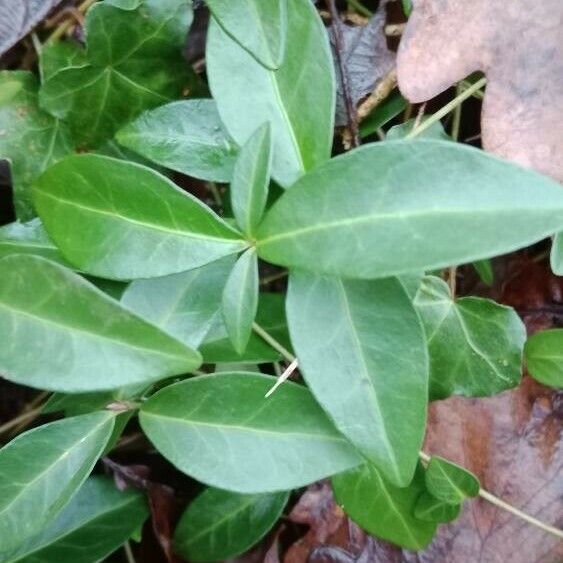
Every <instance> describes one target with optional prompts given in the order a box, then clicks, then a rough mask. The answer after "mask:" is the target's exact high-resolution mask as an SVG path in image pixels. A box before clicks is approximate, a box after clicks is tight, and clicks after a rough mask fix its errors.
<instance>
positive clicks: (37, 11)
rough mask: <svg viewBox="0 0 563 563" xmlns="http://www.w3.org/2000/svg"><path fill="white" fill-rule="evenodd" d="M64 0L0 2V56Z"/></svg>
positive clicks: (9, 0) (2, 0)
mask: <svg viewBox="0 0 563 563" xmlns="http://www.w3.org/2000/svg"><path fill="white" fill-rule="evenodd" d="M61 1H62V0H19V2H14V0H0V55H1V54H2V53H5V52H6V51H7V50H8V49H9V48H10V47H11V46H12V45H14V44H15V43H17V42H18V41H19V40H20V39H21V38H22V37H23V36H24V35H26V34H27V33H29V32H30V31H31V29H32V28H33V27H35V26H36V25H37V24H38V23H39V22H40V21H41V20H42V19H43V18H45V17H46V16H47V14H48V13H49V12H50V11H51V10H52V9H53V8H54V7H55V6H57V5H58V4H60V3H61Z"/></svg>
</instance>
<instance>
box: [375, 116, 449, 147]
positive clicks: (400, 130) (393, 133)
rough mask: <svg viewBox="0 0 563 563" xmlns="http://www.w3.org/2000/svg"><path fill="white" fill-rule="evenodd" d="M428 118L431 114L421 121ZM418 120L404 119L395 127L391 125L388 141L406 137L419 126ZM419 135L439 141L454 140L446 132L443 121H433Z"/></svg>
mask: <svg viewBox="0 0 563 563" xmlns="http://www.w3.org/2000/svg"><path fill="white" fill-rule="evenodd" d="M427 119H430V116H428V117H424V118H423V119H422V120H421V122H420V123H421V124H422V123H424V122H425V121H426V120H427ZM416 122H417V120H416V119H409V120H408V121H404V122H403V123H400V124H399V125H394V126H393V127H391V129H389V131H387V135H386V136H385V138H386V139H387V140H388V141H398V140H400V139H404V138H405V137H406V136H407V135H408V134H409V133H411V132H412V130H413V129H414V128H415V127H417V125H416ZM417 137H418V138H419V139H435V140H437V141H450V142H452V141H453V139H452V137H450V136H449V135H448V134H447V133H446V130H445V129H444V126H443V125H442V122H441V121H436V122H434V123H432V125H430V127H428V129H424V131H422V132H421V133H419V134H418V135H417Z"/></svg>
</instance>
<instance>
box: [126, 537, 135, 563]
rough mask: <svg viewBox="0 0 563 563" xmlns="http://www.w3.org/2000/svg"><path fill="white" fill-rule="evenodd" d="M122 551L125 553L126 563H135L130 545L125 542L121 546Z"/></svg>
mask: <svg viewBox="0 0 563 563" xmlns="http://www.w3.org/2000/svg"><path fill="white" fill-rule="evenodd" d="M123 551H125V557H126V558H127V563H135V556H134V555H133V550H132V549H131V544H130V543H129V542H128V541H126V542H125V543H124V544H123Z"/></svg>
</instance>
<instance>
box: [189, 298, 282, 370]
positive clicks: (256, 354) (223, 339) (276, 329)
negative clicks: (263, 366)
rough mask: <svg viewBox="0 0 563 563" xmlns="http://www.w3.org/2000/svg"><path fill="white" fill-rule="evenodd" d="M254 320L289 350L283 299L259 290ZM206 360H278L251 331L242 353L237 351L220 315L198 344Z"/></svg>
mask: <svg viewBox="0 0 563 563" xmlns="http://www.w3.org/2000/svg"><path fill="white" fill-rule="evenodd" d="M256 322H257V323H258V324H259V325H260V326H261V327H262V328H263V329H264V330H266V332H268V334H270V335H271V336H273V337H274V338H275V339H276V340H277V341H278V342H280V343H281V344H282V345H283V346H284V347H285V348H286V349H288V350H291V343H290V340H289V333H288V330H287V321H286V319H285V300H284V296H283V295H281V294H279V293H261V294H260V296H259V299H258V311H257V313H256ZM200 351H201V354H202V356H203V358H204V360H205V363H212V364H214V363H221V364H223V363H240V362H251V363H259V364H260V363H269V362H277V361H279V360H280V359H281V356H280V354H279V352H277V351H276V350H274V349H273V348H272V347H271V346H270V345H269V344H267V343H266V342H265V341H264V340H263V339H262V338H260V337H259V336H258V335H257V334H255V333H252V334H251V335H250V339H249V341H248V344H247V346H246V349H245V350H244V353H243V354H237V352H236V351H235V349H234V348H233V345H232V343H231V341H230V339H229V337H228V335H227V329H226V327H225V323H224V321H223V318H222V315H219V317H218V318H216V320H215V322H214V323H213V325H212V326H211V328H210V329H209V332H208V334H207V336H206V338H205V342H204V343H203V345H202V346H201V349H200Z"/></svg>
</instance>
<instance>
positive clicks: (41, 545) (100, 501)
mask: <svg viewBox="0 0 563 563" xmlns="http://www.w3.org/2000/svg"><path fill="white" fill-rule="evenodd" d="M147 516H148V508H147V505H146V501H145V499H144V498H143V495H142V494H141V493H140V492H138V491H135V490H134V489H131V488H130V489H127V490H126V491H119V490H117V488H116V487H115V484H114V483H113V482H112V481H111V480H110V479H108V478H106V477H91V478H90V479H88V480H87V481H86V482H85V483H84V485H82V487H81V488H80V490H79V491H78V492H77V493H76V495H75V496H74V497H73V498H72V500H71V501H70V502H69V503H68V505H67V506H66V507H65V508H64V509H63V510H62V511H61V512H60V514H59V515H58V516H57V517H56V518H55V520H54V521H52V522H50V523H49V524H48V525H47V526H46V527H45V528H44V529H43V530H42V531H41V532H40V533H39V534H38V535H36V536H34V537H32V538H31V539H30V540H29V541H27V542H25V543H24V544H23V545H22V546H20V547H19V548H18V549H16V550H14V551H13V552H11V553H1V552H0V559H1V560H2V561H4V562H5V563H16V562H17V563H50V562H55V561H56V562H68V563H92V562H93V561H102V560H105V557H107V556H108V555H109V554H110V553H111V552H113V551H114V550H116V549H117V548H118V547H119V546H121V545H122V544H123V543H124V542H125V541H127V540H128V539H129V538H130V537H131V535H132V534H133V532H134V531H135V530H136V529H137V528H138V527H139V526H140V525H142V523H143V522H144V521H145V520H146V518H147ZM0 549H1V548H0Z"/></svg>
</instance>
